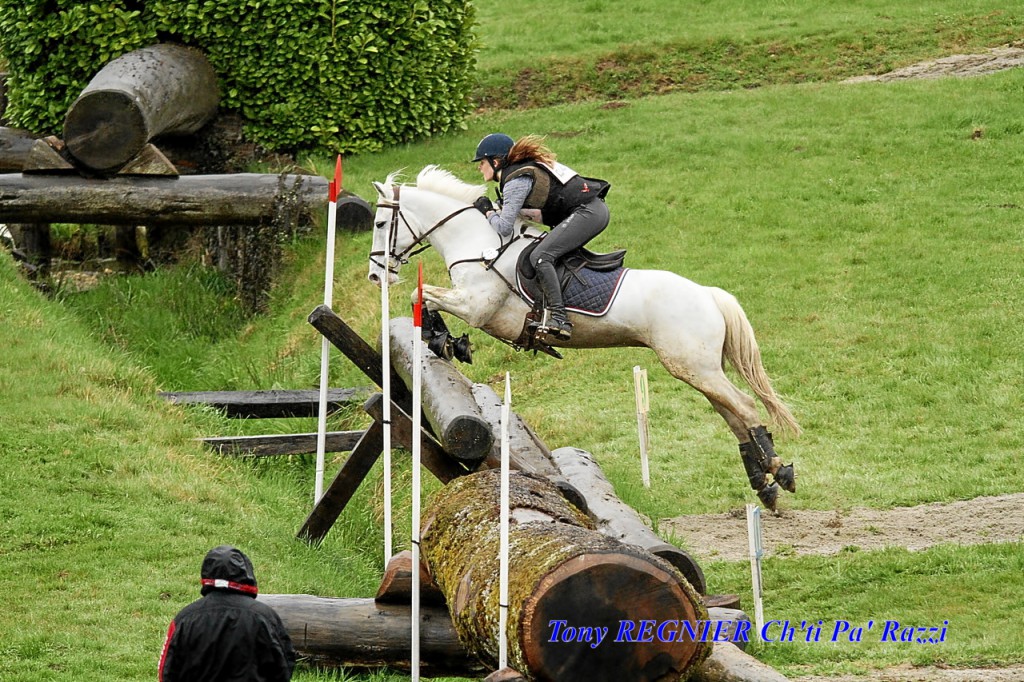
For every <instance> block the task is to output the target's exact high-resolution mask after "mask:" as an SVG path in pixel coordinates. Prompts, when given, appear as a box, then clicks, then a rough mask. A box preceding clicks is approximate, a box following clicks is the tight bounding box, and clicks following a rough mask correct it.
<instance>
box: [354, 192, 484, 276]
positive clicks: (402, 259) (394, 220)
mask: <svg viewBox="0 0 1024 682" xmlns="http://www.w3.org/2000/svg"><path fill="white" fill-rule="evenodd" d="M401 189H402V187H401V185H395V197H394V199H393V200H392V201H391V202H377V208H390V209H391V211H392V213H391V226H390V227H389V228H388V244H389V245H391V252H390V253H385V252H384V251H371V252H370V262H371V263H373V264H374V265H377V266H379V267H380V268H382V269H384V270H386V271H388V272H393V273H396V274H397V273H398V268H395V269H393V270H392V269H391V259H394V260H396V261H398V264H399V265H405V264H406V263H408V262H409V259H410V258H412V257H413V256H415V255H417V254H419V253H422V252H423V251H426V250H427V249H429V248H430V242H426V243H424V242H425V241H426V239H427V237H429V236H430V235H431V234H432V233H433V232H434V231H435V230H438V229H440V228H441V227H442V226H443V225H444V224H445V223H447V222H448V221H449V220H451V219H452V218H455V217H456V216H458V215H460V214H462V213H465V212H466V211H468V210H470V209H473V210H476V209H475V207H474V206H472V205H470V206H463V207H462V208H460V209H457V210H455V211H453V212H452V213H449V214H448V215H446V216H445V217H444V218H442V219H441V220H440V221H438V222H437V223H435V224H434V226H433V227H431V228H430V229H429V230H426V231H425V232H424V233H423V234H420V235H417V234H416V231H415V230H413V229H412V226H411V225H410V224H409V221H408V220H406V218H405V215H404V214H403V213H402V206H401V203H400V202H399V194H400V191H401ZM399 219H401V222H402V224H403V225H405V229H407V230H408V231H409V234H411V235H412V238H413V239H412V242H410V243H409V245H408V246H407V247H405V248H404V249H402V250H401V251H396V250H395V246H394V245H395V242H396V240H397V237H398V222H399ZM416 247H419V248H416ZM414 249H415V250H414ZM377 256H384V257H385V258H384V261H383V262H381V261H380V260H377V258H376V257H377Z"/></svg>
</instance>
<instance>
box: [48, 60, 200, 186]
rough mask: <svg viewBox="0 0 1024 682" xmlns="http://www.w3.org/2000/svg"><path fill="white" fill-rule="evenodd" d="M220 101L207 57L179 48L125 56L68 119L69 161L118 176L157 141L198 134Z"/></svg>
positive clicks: (85, 93) (88, 91)
mask: <svg viewBox="0 0 1024 682" xmlns="http://www.w3.org/2000/svg"><path fill="white" fill-rule="evenodd" d="M219 102H220V94H219V93H218V91H217V75H216V73H214V70H213V67H212V66H210V63H209V61H207V59H206V56H205V55H204V54H203V53H202V52H199V51H198V50H194V49H191V48H187V47H184V46H181V45H170V44H162V45H154V46H152V47H147V48H143V49H141V50H135V51H133V52H129V53H127V54H124V55H122V56H120V57H118V58H117V59H114V60H113V61H111V62H109V63H108V64H107V65H106V66H104V67H103V68H102V69H100V71H99V72H98V73H97V74H96V75H95V76H94V77H93V79H92V80H91V81H90V82H89V84H88V85H87V86H86V87H85V89H84V90H83V91H82V93H81V94H80V95H79V96H78V99H76V100H75V101H74V103H73V104H72V105H71V107H70V108H69V109H68V112H67V115H66V117H65V119H64V142H65V144H66V145H67V148H68V151H69V152H70V154H71V156H73V157H74V158H75V160H76V161H78V162H79V163H80V164H82V165H83V166H85V167H87V168H90V169H92V170H95V171H101V172H110V171H116V170H118V169H119V168H121V167H122V166H124V165H125V164H127V163H128V162H129V161H131V160H132V158H133V157H135V156H136V155H137V154H139V152H141V151H142V150H143V148H144V147H145V146H146V144H147V143H149V142H150V141H151V140H152V139H153V138H155V137H158V136H160V135H165V134H185V133H194V132H196V131H197V130H199V129H200V128H202V127H203V126H204V125H205V124H206V123H207V122H209V121H210V119H212V118H213V116H214V114H216V113H217V106H218V104H219Z"/></svg>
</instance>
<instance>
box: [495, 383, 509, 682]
mask: <svg viewBox="0 0 1024 682" xmlns="http://www.w3.org/2000/svg"><path fill="white" fill-rule="evenodd" d="M511 414H512V387H511V380H510V378H509V374H508V372H505V403H504V404H503V405H502V406H501V501H500V506H501V516H500V525H499V529H500V530H499V542H498V553H499V559H498V564H499V574H498V670H502V669H504V668H505V667H506V666H507V665H508V635H507V633H506V630H507V629H508V524H509V519H508V469H509V465H508V461H509V435H508V433H509V419H510V418H511Z"/></svg>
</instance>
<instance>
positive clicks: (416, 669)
mask: <svg viewBox="0 0 1024 682" xmlns="http://www.w3.org/2000/svg"><path fill="white" fill-rule="evenodd" d="M419 266H420V268H419V278H418V280H417V284H416V303H414V304H413V307H412V310H413V312H412V323H413V339H412V358H413V359H412V656H411V658H412V679H413V682H419V679H420V450H421V446H422V439H421V435H420V428H421V427H420V422H421V420H422V418H421V417H420V413H421V412H422V406H421V405H422V402H423V367H422V362H423V338H422V337H423V333H422V330H423V263H422V261H421V262H420V264H419ZM385 381H387V380H386V379H385Z"/></svg>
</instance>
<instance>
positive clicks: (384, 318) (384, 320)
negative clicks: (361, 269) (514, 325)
mask: <svg viewBox="0 0 1024 682" xmlns="http://www.w3.org/2000/svg"><path fill="white" fill-rule="evenodd" d="M390 276H391V232H390V231H389V230H386V231H385V232H384V277H383V278H381V284H380V320H381V322H380V329H381V333H380V357H381V377H383V378H382V379H381V387H380V388H381V391H382V393H383V394H384V565H385V566H387V565H388V562H389V561H391V557H392V556H393V555H394V552H393V551H392V535H391V525H392V523H391V297H390V295H389V291H388V278H389V277H390Z"/></svg>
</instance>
